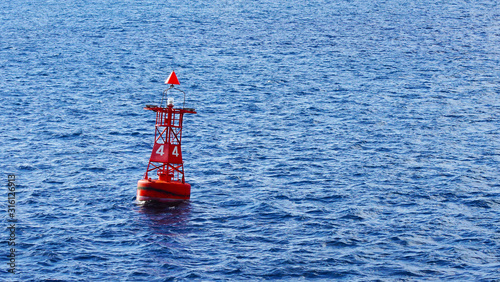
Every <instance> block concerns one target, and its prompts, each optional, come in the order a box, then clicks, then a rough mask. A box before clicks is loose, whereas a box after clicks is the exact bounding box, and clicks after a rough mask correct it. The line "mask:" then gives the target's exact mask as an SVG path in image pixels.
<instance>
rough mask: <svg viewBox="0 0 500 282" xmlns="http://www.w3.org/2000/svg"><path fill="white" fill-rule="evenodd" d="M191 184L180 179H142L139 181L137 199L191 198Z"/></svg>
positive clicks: (171, 200) (166, 199)
mask: <svg viewBox="0 0 500 282" xmlns="http://www.w3.org/2000/svg"><path fill="white" fill-rule="evenodd" d="M190 196H191V185H190V184H188V183H182V182H179V181H163V180H158V179H141V180H139V182H137V201H157V202H179V201H185V200H189V198H190Z"/></svg>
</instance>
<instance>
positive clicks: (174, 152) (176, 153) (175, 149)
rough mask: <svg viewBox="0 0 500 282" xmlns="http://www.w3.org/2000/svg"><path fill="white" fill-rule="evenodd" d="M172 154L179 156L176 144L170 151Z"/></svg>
mask: <svg viewBox="0 0 500 282" xmlns="http://www.w3.org/2000/svg"><path fill="white" fill-rule="evenodd" d="M172 155H174V156H176V157H178V156H179V151H178V150H177V146H174V150H173V151H172Z"/></svg>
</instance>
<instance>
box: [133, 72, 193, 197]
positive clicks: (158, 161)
mask: <svg viewBox="0 0 500 282" xmlns="http://www.w3.org/2000/svg"><path fill="white" fill-rule="evenodd" d="M165 84H170V88H168V89H167V90H165V91H164V92H163V97H162V100H161V102H160V105H159V106H156V105H146V107H145V108H144V109H145V110H148V111H154V112H156V124H155V139H154V144H153V151H152V152H151V157H150V158H149V163H148V167H147V169H146V173H145V174H144V178H143V179H141V180H139V182H138V183H137V201H140V202H142V201H158V202H178V201H184V200H189V198H190V197H191V185H190V184H189V183H187V182H186V181H185V179H184V164H183V161H182V151H181V137H182V120H183V117H184V114H196V111H195V110H194V109H191V108H185V107H184V105H185V102H186V93H184V91H182V90H180V89H177V88H174V84H176V85H180V83H179V80H178V79H177V76H176V75H175V72H174V71H172V73H171V74H170V76H169V77H168V78H167V80H166V81H165ZM171 89H174V90H177V91H180V92H182V93H183V94H184V104H183V107H182V108H174V102H173V98H169V97H167V92H168V91H169V90H171ZM164 103H165V104H166V105H165V106H164ZM154 171H156V174H157V176H158V179H152V178H151V177H150V174H151V173H154Z"/></svg>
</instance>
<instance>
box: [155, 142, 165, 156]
mask: <svg viewBox="0 0 500 282" xmlns="http://www.w3.org/2000/svg"><path fill="white" fill-rule="evenodd" d="M163 146H164V145H161V146H160V148H158V150H156V153H157V154H158V155H160V156H163V154H165V153H163Z"/></svg>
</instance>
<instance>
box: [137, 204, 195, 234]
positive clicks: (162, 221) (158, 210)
mask: <svg viewBox="0 0 500 282" xmlns="http://www.w3.org/2000/svg"><path fill="white" fill-rule="evenodd" d="M139 207H140V208H139V210H138V212H139V213H140V214H142V215H144V223H146V224H148V225H149V226H150V227H151V228H155V229H164V228H167V227H174V226H176V227H180V226H185V224H186V222H187V221H188V219H189V214H190V212H191V204H190V203H189V202H179V203H158V202H144V203H139Z"/></svg>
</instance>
